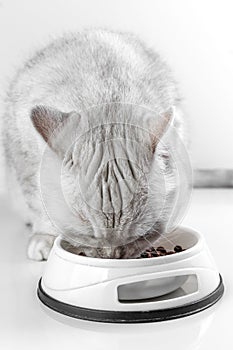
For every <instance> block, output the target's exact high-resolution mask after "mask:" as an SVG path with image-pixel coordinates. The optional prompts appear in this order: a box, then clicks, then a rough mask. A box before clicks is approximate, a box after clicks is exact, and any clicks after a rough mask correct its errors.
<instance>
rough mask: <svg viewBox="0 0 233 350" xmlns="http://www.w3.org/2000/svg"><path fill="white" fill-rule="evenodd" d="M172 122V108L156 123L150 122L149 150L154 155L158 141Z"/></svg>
mask: <svg viewBox="0 0 233 350" xmlns="http://www.w3.org/2000/svg"><path fill="white" fill-rule="evenodd" d="M173 120H174V107H173V108H170V109H169V110H168V111H167V112H165V113H163V114H162V115H161V116H160V117H159V118H158V119H157V120H156V121H155V120H153V121H150V132H151V148H152V152H153V153H154V152H155V150H156V146H157V144H158V143H159V141H160V139H161V138H162V137H163V135H164V134H165V133H166V131H167V129H168V128H169V126H170V125H171V124H172V123H173Z"/></svg>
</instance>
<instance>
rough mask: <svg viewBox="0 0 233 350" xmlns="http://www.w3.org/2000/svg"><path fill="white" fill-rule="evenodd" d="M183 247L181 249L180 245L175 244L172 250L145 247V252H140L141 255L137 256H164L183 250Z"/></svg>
mask: <svg viewBox="0 0 233 350" xmlns="http://www.w3.org/2000/svg"><path fill="white" fill-rule="evenodd" d="M184 250H185V249H183V248H182V247H181V246H180V245H176V246H175V247H174V249H173V250H166V249H165V248H164V247H157V248H154V247H151V248H149V249H146V250H145V252H143V253H141V255H140V256H139V257H138V258H137V259H140V258H143V259H144V258H155V257H157V256H165V255H171V254H176V253H180V252H183V251H184Z"/></svg>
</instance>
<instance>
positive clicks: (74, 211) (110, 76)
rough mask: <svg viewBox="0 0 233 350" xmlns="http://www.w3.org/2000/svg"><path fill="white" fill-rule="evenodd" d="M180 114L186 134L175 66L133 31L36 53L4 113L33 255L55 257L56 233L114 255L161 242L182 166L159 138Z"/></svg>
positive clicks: (85, 34) (68, 39) (83, 38)
mask: <svg viewBox="0 0 233 350" xmlns="http://www.w3.org/2000/svg"><path fill="white" fill-rule="evenodd" d="M174 109H175V110H176V113H175V115H174V114H173V112H172V111H174ZM172 118H174V120H173V125H174V127H175V129H176V130H177V133H178V134H179V136H180V138H181V139H182V140H184V141H185V135H184V128H183V121H182V113H181V108H180V97H179V94H178V91H177V88H176V84H175V82H174V80H173V78H172V75H171V72H170V70H169V68H168V67H167V65H166V64H165V63H164V62H163V61H162V60H161V58H160V57H159V55H158V54H157V53H155V52H154V51H153V50H151V49H149V48H148V47H147V46H146V45H145V44H144V43H142V42H141V41H140V40H139V39H138V38H137V37H135V36H134V35H132V34H128V33H120V32H112V31H107V30H84V31H82V32H80V33H76V34H71V35H67V36H64V37H62V38H60V39H58V40H55V41H54V42H52V43H51V44H50V45H48V46H47V47H45V48H43V49H42V50H41V51H39V52H37V53H36V54H35V56H34V57H33V58H32V59H30V60H29V61H28V62H27V63H26V64H25V65H24V67H23V68H22V69H20V70H19V71H18V73H17V75H16V77H15V78H14V80H13V81H12V83H11V86H10V89H9V92H8V95H7V100H6V106H5V113H4V119H3V139H4V148H5V155H6V161H7V169H8V171H9V172H10V174H11V175H13V176H14V177H15V179H16V182H17V184H18V188H19V189H20V191H21V193H22V196H23V198H24V199H25V203H26V205H27V208H28V209H27V210H28V214H29V223H30V225H31V229H32V236H31V239H30V241H29V246H28V256H29V258H31V259H35V260H43V259H47V257H48V254H49V251H50V249H51V247H52V244H53V241H54V237H55V236H56V235H57V234H58V233H62V234H63V235H64V236H65V238H66V240H67V241H68V242H70V243H71V244H72V246H76V247H78V249H80V250H84V251H85V253H86V254H87V255H91V256H101V257H110V258H128V257H135V256H137V255H138V254H139V253H140V252H141V251H142V250H144V249H145V248H147V246H148V245H149V244H151V243H152V242H153V241H154V240H156V239H157V238H158V236H159V235H160V234H162V233H163V232H164V231H165V229H166V222H167V220H168V217H169V215H171V208H172V205H174V201H173V199H174V191H175V183H174V181H173V178H172V173H173V171H174V169H173V167H172V166H171V162H170V156H169V153H168V152H167V150H166V149H165V148H164V147H163V144H162V143H160V142H159V141H160V139H161V138H162V137H163V135H164V133H165V132H166V130H167V129H168V127H169V124H170V123H171V120H172ZM45 149H46V152H45V153H43V152H44V151H45ZM46 157H47V158H46ZM41 161H42V174H41V169H40V163H41ZM61 166H62V169H61V181H60V184H59V179H60V177H59V176H60V175H59V174H60V170H59V169H60V167H61ZM46 174H47V175H48V178H46ZM161 174H162V176H161ZM53 176H54V179H53ZM164 178H165V179H166V181H165V182H166V183H165V184H164ZM60 185H61V187H62V191H63V194H64V198H65V200H63V199H64V198H63V199H62V197H61V193H60V192H59V191H60V187H59V186H60ZM11 186H13V185H11ZM46 186H47V187H46ZM165 187H166V189H165ZM12 190H13V193H15V191H16V190H15V188H12ZM59 193H60V194H59ZM41 194H42V197H43V201H42V198H41ZM46 201H47V202H46ZM65 202H66V203H65ZM51 203H52V204H51ZM67 203H68V205H67ZM50 205H51V206H50ZM161 210H162V215H160V214H161Z"/></svg>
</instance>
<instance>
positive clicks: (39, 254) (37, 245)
mask: <svg viewBox="0 0 233 350" xmlns="http://www.w3.org/2000/svg"><path fill="white" fill-rule="evenodd" d="M55 238H56V237H55V236H52V235H48V234H39V233H37V234H34V235H33V236H32V237H31V238H30V240H29V243H28V250H27V255H28V258H29V259H32V260H36V261H42V260H47V259H48V256H49V253H50V250H51V248H52V246H53V242H54V240H55Z"/></svg>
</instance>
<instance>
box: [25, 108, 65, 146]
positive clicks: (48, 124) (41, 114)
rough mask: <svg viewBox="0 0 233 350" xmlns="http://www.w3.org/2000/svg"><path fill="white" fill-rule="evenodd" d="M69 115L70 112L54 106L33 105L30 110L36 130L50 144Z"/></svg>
mask: <svg viewBox="0 0 233 350" xmlns="http://www.w3.org/2000/svg"><path fill="white" fill-rule="evenodd" d="M69 115H70V113H64V112H61V111H59V110H57V109H54V108H50V107H45V106H35V107H34V108H33V109H32V111H31V120H32V124H33V125H34V127H35V129H36V130H37V132H38V133H39V134H40V135H41V136H42V137H43V139H44V140H45V141H46V142H47V143H48V144H49V145H50V146H52V145H51V140H52V137H53V136H54V135H55V134H56V133H57V132H59V130H61V129H62V127H63V125H64V123H65V122H66V121H67V119H68V118H69Z"/></svg>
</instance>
